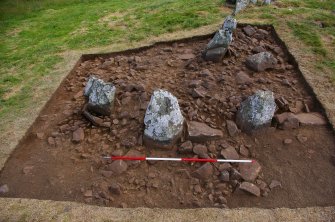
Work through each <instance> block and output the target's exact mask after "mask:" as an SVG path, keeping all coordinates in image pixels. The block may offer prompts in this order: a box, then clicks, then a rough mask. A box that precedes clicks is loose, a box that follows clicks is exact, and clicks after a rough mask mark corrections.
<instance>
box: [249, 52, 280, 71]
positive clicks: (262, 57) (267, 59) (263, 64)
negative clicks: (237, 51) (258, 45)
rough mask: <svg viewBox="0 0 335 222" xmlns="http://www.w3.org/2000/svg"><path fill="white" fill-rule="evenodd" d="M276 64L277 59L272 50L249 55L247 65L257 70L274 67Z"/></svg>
mask: <svg viewBox="0 0 335 222" xmlns="http://www.w3.org/2000/svg"><path fill="white" fill-rule="evenodd" d="M276 64H277V59H276V58H275V57H274V56H273V55H272V54H271V53H270V52H260V53H257V54H254V55H251V56H249V57H248V58H247V60H246V65H247V67H248V68H250V69H252V70H254V71H256V72H261V71H264V70H266V69H272V68H274V67H275V65H276Z"/></svg>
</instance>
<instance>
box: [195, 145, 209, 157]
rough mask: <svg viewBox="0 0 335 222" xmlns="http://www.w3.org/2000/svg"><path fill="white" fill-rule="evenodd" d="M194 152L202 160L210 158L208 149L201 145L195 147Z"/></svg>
mask: <svg viewBox="0 0 335 222" xmlns="http://www.w3.org/2000/svg"><path fill="white" fill-rule="evenodd" d="M193 152H194V153H195V154H197V155H198V156H199V157H200V158H209V156H208V153H207V152H208V150H207V147H206V146H204V145H201V144H196V145H195V146H194V147H193Z"/></svg>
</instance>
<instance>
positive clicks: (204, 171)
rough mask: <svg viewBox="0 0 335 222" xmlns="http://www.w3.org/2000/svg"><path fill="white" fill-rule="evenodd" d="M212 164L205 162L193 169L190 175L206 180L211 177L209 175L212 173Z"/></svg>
mask: <svg viewBox="0 0 335 222" xmlns="http://www.w3.org/2000/svg"><path fill="white" fill-rule="evenodd" d="M213 172H214V170H213V166H212V164H210V163H205V164H204V165H202V166H201V167H199V168H198V169H197V170H195V171H194V172H193V173H192V175H193V176H194V177H195V178H198V179H200V180H207V179H209V178H211V176H212V175H213Z"/></svg>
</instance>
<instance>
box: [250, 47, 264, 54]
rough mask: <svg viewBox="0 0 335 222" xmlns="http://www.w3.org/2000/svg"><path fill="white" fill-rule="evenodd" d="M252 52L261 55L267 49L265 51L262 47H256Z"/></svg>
mask: <svg viewBox="0 0 335 222" xmlns="http://www.w3.org/2000/svg"><path fill="white" fill-rule="evenodd" d="M251 51H252V52H253V53H260V52H265V51H266V49H264V47H262V46H256V47H255V48H253V49H252V50H251Z"/></svg>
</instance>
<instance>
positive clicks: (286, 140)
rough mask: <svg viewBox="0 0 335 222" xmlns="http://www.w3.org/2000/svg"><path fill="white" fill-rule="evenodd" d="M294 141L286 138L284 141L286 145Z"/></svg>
mask: <svg viewBox="0 0 335 222" xmlns="http://www.w3.org/2000/svg"><path fill="white" fill-rule="evenodd" d="M292 142H293V140H292V139H284V141H283V143H284V144H285V145H288V144H291V143H292Z"/></svg>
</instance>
